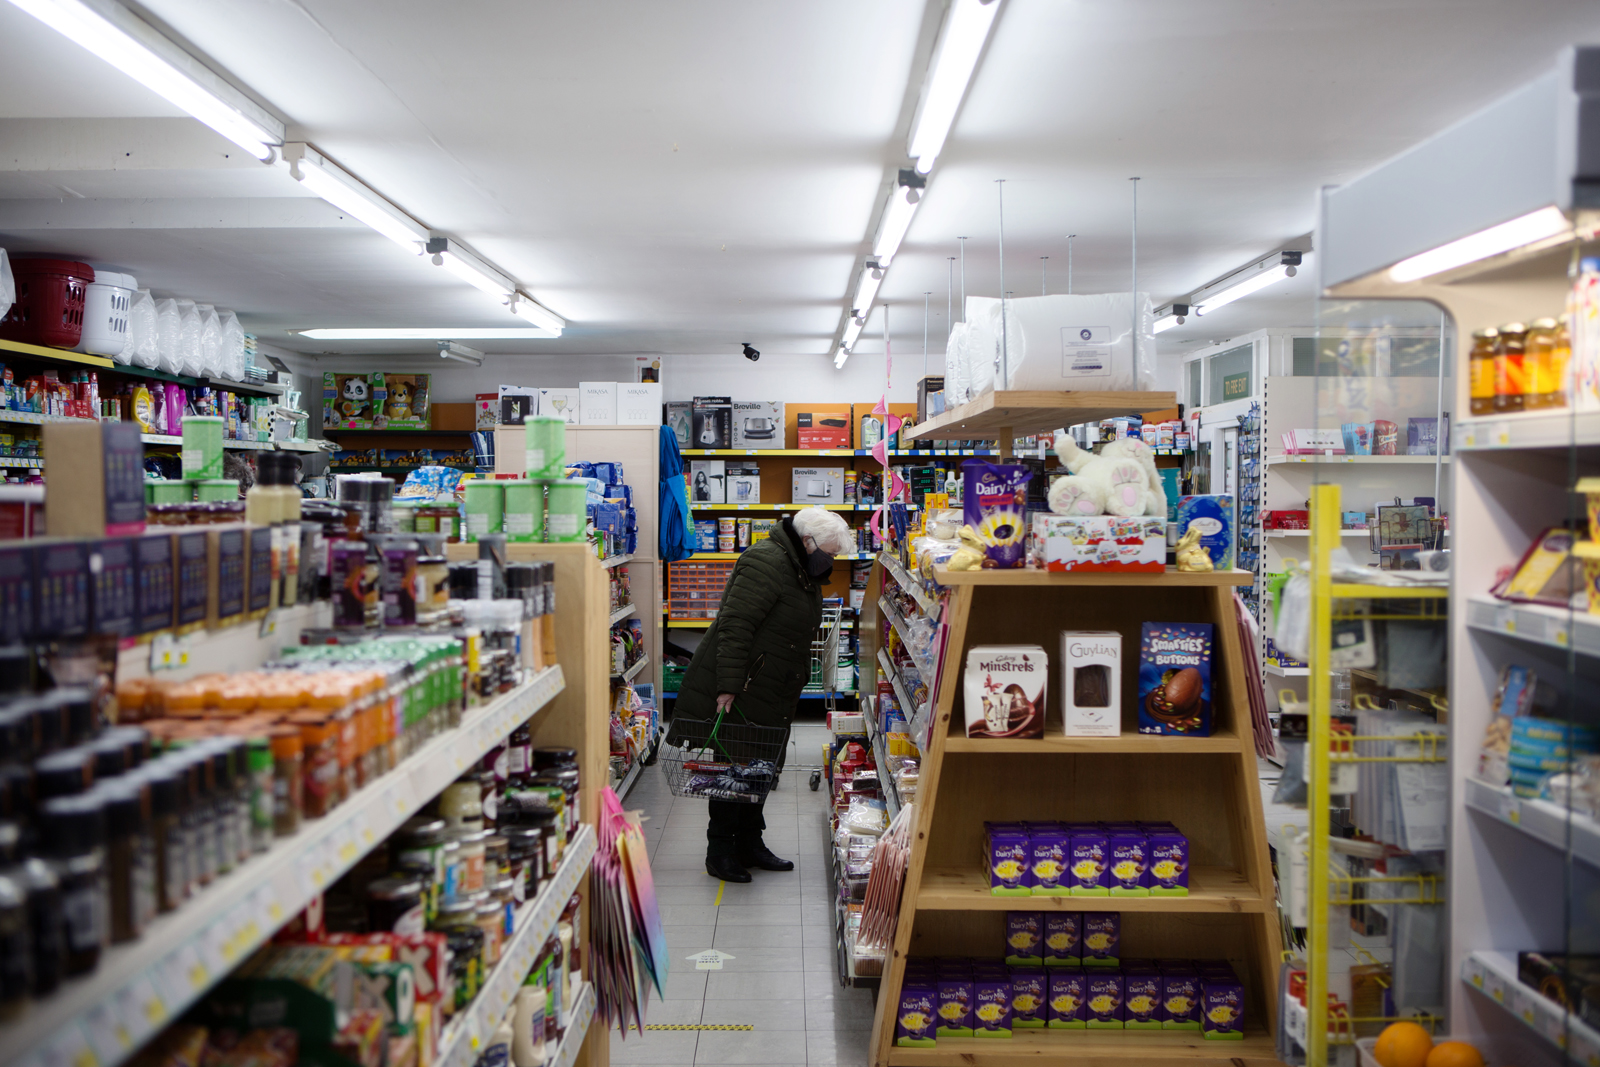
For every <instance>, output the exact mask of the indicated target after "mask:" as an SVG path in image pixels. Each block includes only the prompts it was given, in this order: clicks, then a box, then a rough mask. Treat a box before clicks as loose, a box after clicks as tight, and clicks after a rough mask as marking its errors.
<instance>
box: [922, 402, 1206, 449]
mask: <svg viewBox="0 0 1600 1067" xmlns="http://www.w3.org/2000/svg"><path fill="white" fill-rule="evenodd" d="M1177 403H1178V395H1177V394H1176V393H1162V392H1143V391H1139V390H1129V391H1127V392H1117V393H1089V392H1056V391H1050V390H1039V391H1022V390H1008V391H1006V392H992V393H986V394H985V395H983V396H980V397H979V398H978V399H976V400H972V401H969V402H967V403H965V404H962V405H961V406H960V407H957V408H952V409H951V410H949V411H947V412H945V413H944V414H943V415H936V416H934V417H933V418H931V419H929V420H928V421H927V422H922V423H918V424H917V425H915V426H908V427H906V428H904V429H902V430H901V431H900V433H901V439H902V440H906V441H929V440H944V439H948V438H955V439H958V440H963V441H965V440H979V441H999V440H1001V439H1002V438H1006V437H1030V436H1033V435H1034V434H1040V433H1049V432H1050V431H1052V430H1058V429H1061V428H1063V427H1066V426H1075V425H1077V424H1078V423H1080V422H1098V421H1099V420H1101V419H1109V418H1111V417H1112V416H1115V415H1131V414H1133V413H1134V412H1139V411H1159V410H1161V409H1162V408H1170V407H1175V406H1177ZM1004 443H1005V444H1007V445H1009V444H1010V441H1009V440H1006V441H1005V442H1004Z"/></svg>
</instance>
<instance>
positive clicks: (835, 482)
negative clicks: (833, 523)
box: [789, 467, 845, 504]
mask: <svg viewBox="0 0 1600 1067" xmlns="http://www.w3.org/2000/svg"><path fill="white" fill-rule="evenodd" d="M793 478H794V486H793V491H792V492H791V494H790V496H789V499H790V501H791V502H793V503H795V504H843V503H844V502H845V501H844V468H843V467H796V468H794V474H793Z"/></svg>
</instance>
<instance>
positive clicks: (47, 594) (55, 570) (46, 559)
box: [33, 539, 90, 640]
mask: <svg viewBox="0 0 1600 1067" xmlns="http://www.w3.org/2000/svg"><path fill="white" fill-rule="evenodd" d="M33 565H34V568H35V571H36V574H37V577H36V584H35V588H36V589H37V591H38V599H37V602H36V604H35V614H34V620H35V622H36V624H37V625H36V629H35V635H36V636H37V637H38V638H39V639H41V640H53V639H55V638H60V637H81V636H83V635H84V634H86V633H88V632H89V597H90V592H89V582H90V573H89V542H87V541H70V540H60V541H57V540H54V539H45V540H41V541H37V542H36V543H35V546H34V552H33Z"/></svg>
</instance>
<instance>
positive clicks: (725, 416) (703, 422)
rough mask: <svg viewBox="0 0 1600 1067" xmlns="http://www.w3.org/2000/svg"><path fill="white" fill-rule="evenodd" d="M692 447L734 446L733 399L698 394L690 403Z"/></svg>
mask: <svg viewBox="0 0 1600 1067" xmlns="http://www.w3.org/2000/svg"><path fill="white" fill-rule="evenodd" d="M689 447H690V448H732V447H733V400H732V398H730V397H726V396H697V397H695V398H694V400H693V402H691V404H690V405H689Z"/></svg>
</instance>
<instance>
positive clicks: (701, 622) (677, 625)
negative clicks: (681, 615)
mask: <svg viewBox="0 0 1600 1067" xmlns="http://www.w3.org/2000/svg"><path fill="white" fill-rule="evenodd" d="M716 621H717V620H716V619H668V620H667V629H669V630H709V629H710V628H711V624H712V623H714V622H716Z"/></svg>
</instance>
